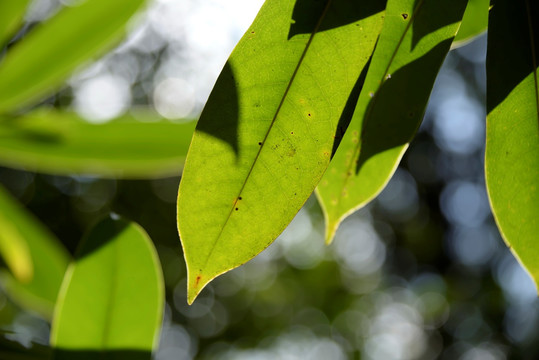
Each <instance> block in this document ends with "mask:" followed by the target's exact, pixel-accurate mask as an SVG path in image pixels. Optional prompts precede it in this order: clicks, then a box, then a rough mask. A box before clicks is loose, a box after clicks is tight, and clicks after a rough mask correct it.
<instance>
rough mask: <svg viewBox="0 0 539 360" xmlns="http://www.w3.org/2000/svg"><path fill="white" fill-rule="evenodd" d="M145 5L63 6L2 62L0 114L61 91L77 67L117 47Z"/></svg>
mask: <svg viewBox="0 0 539 360" xmlns="http://www.w3.org/2000/svg"><path fill="white" fill-rule="evenodd" d="M144 2H145V0H115V1H110V0H86V1H84V2H82V3H81V4H80V5H74V6H70V7H64V8H62V9H61V10H60V12H59V13H58V14H56V15H55V16H54V17H52V18H51V19H49V20H47V21H46V22H44V23H41V24H39V25H38V26H37V27H36V28H35V29H33V30H32V31H31V32H30V33H29V34H28V35H26V37H25V38H24V39H22V40H21V41H20V42H19V43H17V44H16V45H15V46H13V47H12V48H11V49H9V51H8V53H7V54H6V57H5V58H4V59H3V60H2V62H0V113H6V112H12V111H14V110H17V109H18V108H20V107H22V106H24V105H30V104H31V103H32V102H35V101H36V100H39V99H40V98H43V97H45V96H47V95H48V94H49V93H51V92H52V91H55V90H57V88H58V87H59V86H60V85H61V83H62V81H63V80H64V79H65V78H66V77H67V76H69V74H70V73H71V72H72V71H73V70H75V69H76V68H77V67H78V66H80V65H82V64H84V63H86V62H88V61H90V60H92V58H94V57H95V56H97V55H100V54H103V53H104V51H105V50H107V49H109V48H110V47H111V46H112V45H113V44H115V43H117V42H118V40H119V39H120V38H121V37H122V35H123V34H124V32H125V30H124V27H125V24H126V23H127V21H128V20H129V19H130V18H131V16H133V14H134V13H135V12H136V11H137V10H138V9H139V8H140V7H141V5H142V4H143V3H144Z"/></svg>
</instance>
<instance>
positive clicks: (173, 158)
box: [0, 110, 195, 178]
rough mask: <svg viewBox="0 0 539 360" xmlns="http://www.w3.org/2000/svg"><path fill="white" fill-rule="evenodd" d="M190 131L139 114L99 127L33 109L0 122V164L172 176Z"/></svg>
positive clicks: (33, 168) (58, 171)
mask: <svg viewBox="0 0 539 360" xmlns="http://www.w3.org/2000/svg"><path fill="white" fill-rule="evenodd" d="M2 120H3V121H2ZM141 120H143V121H141ZM194 127H195V123H194V122H188V123H173V122H170V121H166V120H163V119H161V118H159V117H157V116H154V115H152V114H149V115H146V114H145V113H144V112H140V111H139V112H137V113H135V114H133V115H124V116H121V117H119V118H117V119H113V120H111V121H110V122H107V123H105V124H99V125H95V124H90V123H88V122H86V121H85V120H83V119H82V118H80V117H79V116H78V115H77V114H75V113H72V112H61V111H53V110H46V111H34V112H31V113H28V114H25V115H23V116H20V117H18V118H15V119H1V118H0V139H1V141H0V163H1V164H2V165H4V166H9V167H15V168H22V169H25V170H31V171H38V172H43V173H49V174H61V175H71V174H90V175H99V176H103V177H117V178H146V177H157V176H168V175H178V174H179V173H180V172H181V170H182V167H183V162H184V160H185V156H186V154H187V149H188V147H189V142H190V140H191V137H192V133H193V130H194Z"/></svg>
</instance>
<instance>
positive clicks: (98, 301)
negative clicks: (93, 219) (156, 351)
mask: <svg viewBox="0 0 539 360" xmlns="http://www.w3.org/2000/svg"><path fill="white" fill-rule="evenodd" d="M163 305H164V285H163V278H162V273H161V267H160V264H159V259H158V257H157V252H156V251H155V248H154V247H153V244H152V241H151V240H150V238H149V237H148V235H147V234H146V233H145V232H144V230H143V229H142V228H141V227H139V226H138V225H136V224H133V223H130V222H128V221H125V220H113V219H110V218H109V219H106V220H103V221H102V222H100V223H99V224H98V225H97V226H95V227H94V228H93V229H92V230H91V231H90V233H89V234H88V235H87V236H86V238H85V239H84V240H83V241H82V243H81V246H80V247H79V249H78V251H77V254H76V258H75V261H74V263H72V264H71V265H70V267H69V269H68V271H67V273H66V276H65V278H64V282H63V284H62V290H61V293H60V296H59V299H58V303H57V305H56V309H55V315H54V319H53V323H52V329H51V345H52V346H53V347H54V348H55V350H54V356H53V358H54V359H96V358H106V359H150V358H151V351H152V348H153V345H154V343H155V342H156V340H157V334H158V330H159V329H160V326H161V319H162V316H163ZM127 355H129V356H127ZM131 355H133V356H131Z"/></svg>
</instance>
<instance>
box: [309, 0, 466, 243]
mask: <svg viewBox="0 0 539 360" xmlns="http://www.w3.org/2000/svg"><path fill="white" fill-rule="evenodd" d="M465 5H466V1H464V0H459V1H455V0H424V1H423V0H389V1H388V6H387V10H386V18H385V22H384V27H383V29H382V33H381V34H380V39H379V41H378V44H377V46H376V50H375V52H374V55H373V59H372V63H371V66H370V67H369V72H368V74H367V78H366V80H365V85H364V86H363V90H362V92H361V95H360V96H359V100H358V103H357V107H356V109H355V112H354V115H353V118H352V121H351V122H350V125H349V127H348V130H347V132H346V134H345V136H344V138H343V140H342V142H341V144H340V146H339V149H338V150H337V152H336V154H335V156H334V157H333V160H332V162H331V165H330V166H329V168H328V170H327V172H326V174H325V175H324V177H323V179H322V181H321V182H320V184H319V185H318V188H317V195H318V198H319V200H320V203H321V204H322V208H323V210H324V214H325V218H326V242H327V243H329V242H331V240H332V239H333V237H334V235H335V231H336V230H337V227H338V226H339V224H340V222H341V221H342V220H343V219H344V218H346V217H347V216H348V215H349V214H351V213H352V212H354V211H356V210H357V209H359V208H361V207H362V206H364V205H365V204H367V203H368V202H369V201H370V200H372V199H373V198H374V197H375V196H376V195H377V194H378V193H379V192H380V191H382V189H383V188H384V187H385V185H386V184H387V182H388V181H389V179H390V178H391V176H392V175H393V173H394V172H395V169H396V168H397V166H398V164H399V162H400V159H401V158H402V155H403V154H404V152H405V151H406V149H407V147H408V143H409V142H410V141H411V139H412V137H413V136H414V134H415V132H416V130H417V128H418V127H419V124H420V122H421V119H422V118H423V114H424V112H425V107H426V104H427V101H428V98H429V95H430V92H431V90H432V86H433V84H434V79H435V78H436V75H437V73H438V70H439V68H440V66H441V65H442V62H443V60H444V58H445V56H446V54H447V52H448V50H449V47H450V45H451V41H452V39H453V37H454V36H455V33H456V32H457V29H458V25H459V23H460V20H461V19H462V14H463V12H464V7H465Z"/></svg>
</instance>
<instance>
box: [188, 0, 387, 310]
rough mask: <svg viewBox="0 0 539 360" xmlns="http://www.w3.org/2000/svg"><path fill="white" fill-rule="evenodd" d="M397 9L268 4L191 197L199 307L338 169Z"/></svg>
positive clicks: (244, 44) (196, 153)
mask: <svg viewBox="0 0 539 360" xmlns="http://www.w3.org/2000/svg"><path fill="white" fill-rule="evenodd" d="M384 7H385V1H381V0H369V1H362V2H357V1H347V0H334V1H331V0H330V1H325V0H323V1H322V0H318V1H307V0H298V1H289V0H268V1H266V3H265V4H264V6H263V7H262V9H261V11H260V13H259V14H258V16H257V18H256V19H255V21H254V23H253V24H252V26H251V27H250V28H249V30H248V31H247V33H246V34H245V35H244V37H243V38H242V39H241V41H240V43H239V44H238V45H237V47H236V49H235V50H234V52H233V53H232V55H231V57H230V59H229V60H228V62H227V64H226V66H225V68H224V70H223V71H222V73H221V75H220V76H219V79H218V80H217V83H216V85H215V88H214V90H213V92H212V94H211V96H210V98H209V101H208V103H207V105H206V108H205V109H204V111H203V113H202V116H201V119H200V121H199V123H198V125H197V128H196V131H195V134H194V137H193V141H192V143H191V147H190V149H189V154H188V157H187V162H186V167H185V171H184V175H183V178H182V182H181V185H180V191H179V200H178V218H179V219H178V221H179V231H180V235H181V240H182V245H183V249H184V253H185V258H186V262H187V267H188V273H189V276H188V278H189V279H188V302H189V303H191V302H192V301H193V300H194V299H195V297H196V296H197V294H198V293H199V292H200V291H201V289H202V288H203V287H204V286H205V285H206V284H207V283H208V282H209V281H211V279H213V278H214V277H215V276H217V275H219V274H222V273H224V272H226V271H228V270H230V269H232V268H235V267H237V266H239V265H241V264H243V263H245V262H246V261H248V260H250V259H251V258H253V257H254V256H256V255H257V254H258V253H259V252H261V251H262V250H263V249H265V248H266V247H267V246H268V245H269V244H270V243H271V242H272V241H273V240H274V239H275V238H276V237H277V236H278V235H279V234H280V233H281V232H282V231H283V229H284V228H285V227H286V225H287V224H288V223H289V222H290V221H291V220H292V218H293V217H294V215H295V214H296V213H297V212H298V210H299V209H300V208H301V206H302V205H303V203H304V202H305V201H306V200H307V198H308V197H309V195H310V194H311V193H312V191H313V189H314V187H315V186H316V184H317V183H318V181H319V179H320V177H321V176H322V174H323V172H324V170H325V169H326V167H327V165H328V163H329V159H330V157H331V153H332V151H333V148H334V146H336V144H335V142H336V139H335V137H336V136H338V135H339V134H340V132H341V131H343V129H342V128H340V129H339V130H338V124H339V122H346V121H347V120H349V118H348V116H349V115H348V113H347V111H345V108H346V105H347V102H348V103H349V104H350V103H351V104H354V103H355V101H356V98H355V95H354V92H353V91H352V90H353V89H354V87H356V89H357V88H358V87H360V86H361V84H362V76H361V72H362V70H363V69H364V68H365V65H366V63H367V61H368V59H369V57H370V55H371V52H372V49H373V47H374V43H375V41H376V39H377V37H378V33H379V30H380V27H381V24H382V16H383V9H384Z"/></svg>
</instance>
